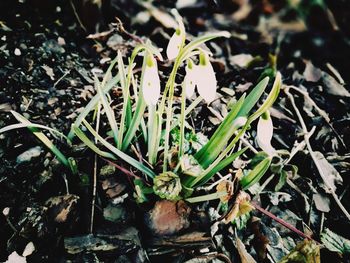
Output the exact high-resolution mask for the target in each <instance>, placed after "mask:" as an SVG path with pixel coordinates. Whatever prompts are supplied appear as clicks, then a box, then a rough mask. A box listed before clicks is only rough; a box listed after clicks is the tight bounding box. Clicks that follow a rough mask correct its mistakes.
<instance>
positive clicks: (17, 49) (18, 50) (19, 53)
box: [14, 48, 22, 56]
mask: <svg viewBox="0 0 350 263" xmlns="http://www.w3.org/2000/svg"><path fill="white" fill-rule="evenodd" d="M14 53H15V55H16V56H20V55H21V54H22V52H21V50H20V49H19V48H16V49H15V52H14Z"/></svg>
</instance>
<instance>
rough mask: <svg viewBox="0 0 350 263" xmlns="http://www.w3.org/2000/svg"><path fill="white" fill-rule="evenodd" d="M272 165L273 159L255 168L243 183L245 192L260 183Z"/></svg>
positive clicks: (267, 159) (265, 160) (266, 159)
mask: <svg viewBox="0 0 350 263" xmlns="http://www.w3.org/2000/svg"><path fill="white" fill-rule="evenodd" d="M270 164H271V158H265V159H264V160H262V161H261V162H260V163H259V164H258V165H257V166H255V167H254V168H253V170H251V171H250V172H249V173H248V174H247V175H245V176H244V177H243V178H242V180H241V181H240V182H241V185H242V188H243V190H245V189H247V188H249V187H250V186H252V185H253V184H255V183H256V182H258V181H259V180H260V179H261V177H262V176H263V175H264V174H265V173H266V171H267V170H268V169H269V167H270Z"/></svg>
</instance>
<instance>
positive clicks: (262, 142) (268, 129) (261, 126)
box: [257, 112, 276, 156]
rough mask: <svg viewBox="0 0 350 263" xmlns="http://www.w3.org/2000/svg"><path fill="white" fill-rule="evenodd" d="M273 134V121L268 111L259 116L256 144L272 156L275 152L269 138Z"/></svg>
mask: <svg viewBox="0 0 350 263" xmlns="http://www.w3.org/2000/svg"><path fill="white" fill-rule="evenodd" d="M272 135H273V123H272V119H271V117H270V114H269V112H266V113H265V114H263V115H262V116H261V117H260V118H259V122H258V127H257V144H258V145H259V147H260V148H261V149H262V150H263V151H264V152H266V153H267V154H268V155H270V156H272V155H274V153H275V152H276V150H275V148H273V147H272V145H271V139H272Z"/></svg>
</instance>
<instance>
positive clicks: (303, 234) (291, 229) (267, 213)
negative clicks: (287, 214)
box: [251, 202, 318, 243]
mask: <svg viewBox="0 0 350 263" xmlns="http://www.w3.org/2000/svg"><path fill="white" fill-rule="evenodd" d="M251 205H252V206H254V208H255V209H256V210H258V211H260V212H261V213H263V214H264V215H267V216H268V217H270V218H271V219H273V220H275V221H276V222H277V223H279V224H281V225H282V226H284V227H286V228H288V229H289V230H290V231H293V232H294V233H296V234H298V235H299V236H301V237H303V238H307V239H308V240H312V241H314V242H316V243H318V242H317V241H316V240H314V239H313V238H312V237H310V236H308V235H306V234H305V233H303V232H301V231H300V230H299V229H297V228H295V227H294V226H292V225H291V224H289V223H287V222H286V221H284V220H283V219H281V218H278V217H277V216H275V215H274V214H272V213H271V212H269V211H267V210H265V209H264V208H262V207H260V206H259V205H257V204H256V203H254V202H251Z"/></svg>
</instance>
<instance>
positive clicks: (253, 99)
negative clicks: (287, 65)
mask: <svg viewBox="0 0 350 263" xmlns="http://www.w3.org/2000/svg"><path fill="white" fill-rule="evenodd" d="M268 83H269V78H268V77H266V78H264V79H263V80H261V81H260V82H259V83H258V84H257V85H256V86H255V88H254V89H253V90H252V91H251V92H250V93H249V95H248V96H247V97H246V99H245V100H244V103H243V105H242V108H241V109H240V111H239V113H238V116H245V117H246V116H248V114H249V112H250V110H251V109H252V108H253V107H254V106H255V104H256V103H257V102H258V101H259V99H260V97H261V95H262V94H263V93H264V90H265V89H266V87H267V84H268Z"/></svg>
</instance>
